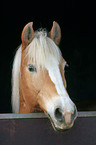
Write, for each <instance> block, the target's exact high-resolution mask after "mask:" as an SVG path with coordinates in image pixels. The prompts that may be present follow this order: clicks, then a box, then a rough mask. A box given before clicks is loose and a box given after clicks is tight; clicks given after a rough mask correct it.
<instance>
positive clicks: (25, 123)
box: [0, 117, 96, 145]
mask: <svg viewBox="0 0 96 145" xmlns="http://www.w3.org/2000/svg"><path fill="white" fill-rule="evenodd" d="M0 145H96V117H88V118H87V117H81V118H77V120H76V121H75V124H74V126H73V127H72V128H71V129H70V130H68V131H64V132H55V131H54V130H53V128H52V126H51V123H50V121H49V119H47V118H42V119H41V118H33V119H31V118H29V119H21V118H20V119H19V118H18V119H5V120H0Z"/></svg>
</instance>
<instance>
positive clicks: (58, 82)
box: [47, 62, 74, 113]
mask: <svg viewBox="0 0 96 145" xmlns="http://www.w3.org/2000/svg"><path fill="white" fill-rule="evenodd" d="M47 70H48V73H49V76H50V78H51V80H52V82H53V83H54V85H55V87H56V90H57V93H58V96H59V97H55V96H54V97H53V98H52V100H51V101H52V102H51V101H49V103H48V104H47V105H48V106H49V107H48V108H47V109H48V110H50V109H52V108H53V109H56V107H60V108H61V109H62V111H64V112H65V113H66V112H71V111H74V103H73V102H72V101H71V99H70V98H69V96H68V94H67V92H66V89H65V87H64V84H63V80H62V76H61V73H60V69H59V65H58V64H56V62H55V63H53V62H52V63H51V65H47ZM52 104H54V107H53V106H52ZM51 107H52V108H51ZM53 109H52V110H53ZM52 110H50V111H52ZM50 111H49V112H50Z"/></svg>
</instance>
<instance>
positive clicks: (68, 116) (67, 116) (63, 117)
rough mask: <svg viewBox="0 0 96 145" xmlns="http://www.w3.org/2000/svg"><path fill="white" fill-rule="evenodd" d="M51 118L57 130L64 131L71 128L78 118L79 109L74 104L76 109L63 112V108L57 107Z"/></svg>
mask: <svg viewBox="0 0 96 145" xmlns="http://www.w3.org/2000/svg"><path fill="white" fill-rule="evenodd" d="M49 118H50V120H51V122H52V125H53V128H54V129H55V130H57V131H63V130H67V129H69V128H71V127H72V126H73V124H74V121H75V119H76V118H77V109H76V106H74V111H70V112H63V111H62V110H61V108H56V109H55V111H54V116H50V115H49Z"/></svg>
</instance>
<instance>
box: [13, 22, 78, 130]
mask: <svg viewBox="0 0 96 145" xmlns="http://www.w3.org/2000/svg"><path fill="white" fill-rule="evenodd" d="M60 40H61V29H60V26H59V24H58V23H57V22H55V21H54V22H53V26H52V29H51V31H50V32H49V33H48V32H47V30H45V29H38V30H37V31H35V32H34V30H33V22H29V23H28V24H27V25H26V26H25V27H24V28H23V31H22V34H21V41H22V44H21V45H20V46H19V48H18V50H17V51H16V55H15V58H14V62H13V69H12V98H11V100H12V111H13V112H14V113H32V112H41V110H42V111H43V112H44V113H45V114H46V115H47V116H48V117H49V119H50V121H51V123H52V125H53V128H54V129H55V130H66V129H69V128H71V127H72V126H73V124H74V121H75V119H76V117H77V108H76V105H75V104H74V103H73V101H72V100H71V99H70V97H69V95H68V92H67V85H66V80H65V74H64V68H65V66H66V61H65V60H64V58H63V56H62V53H61V51H60V48H59V43H60Z"/></svg>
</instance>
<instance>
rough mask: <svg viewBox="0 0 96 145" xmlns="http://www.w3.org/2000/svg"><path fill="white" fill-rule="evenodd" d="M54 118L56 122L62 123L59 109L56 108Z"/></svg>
mask: <svg viewBox="0 0 96 145" xmlns="http://www.w3.org/2000/svg"><path fill="white" fill-rule="evenodd" d="M55 118H56V119H57V120H58V121H62V120H63V115H62V112H61V109H60V108H57V109H56V110H55Z"/></svg>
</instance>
